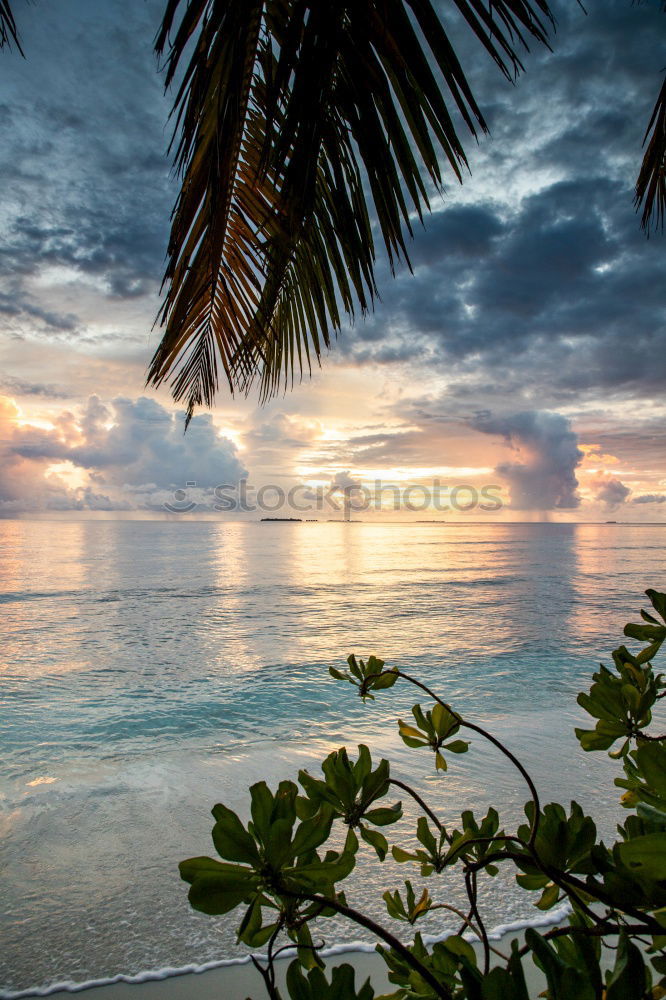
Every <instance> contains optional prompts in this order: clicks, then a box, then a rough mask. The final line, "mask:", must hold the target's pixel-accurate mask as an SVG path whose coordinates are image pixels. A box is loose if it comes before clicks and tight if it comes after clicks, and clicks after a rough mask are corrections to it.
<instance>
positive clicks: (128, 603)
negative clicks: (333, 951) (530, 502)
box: [0, 521, 666, 991]
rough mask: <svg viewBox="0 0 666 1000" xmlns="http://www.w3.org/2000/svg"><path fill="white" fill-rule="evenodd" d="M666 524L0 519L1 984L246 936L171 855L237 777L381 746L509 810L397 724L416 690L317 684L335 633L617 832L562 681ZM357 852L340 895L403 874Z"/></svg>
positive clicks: (506, 888) (207, 947)
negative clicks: (501, 741)
mask: <svg viewBox="0 0 666 1000" xmlns="http://www.w3.org/2000/svg"><path fill="white" fill-rule="evenodd" d="M664 539H666V535H665V534H664V532H663V529H662V528H661V527H654V526H647V525H640V526H629V525H566V524H526V525H498V524H496V525H469V526H463V525H460V526H459V525H455V526H454V525H429V524H413V525H398V524H386V525H379V524H369V523H367V524H361V523H359V524H343V523H327V524H324V523H319V524H308V523H302V524H271V523H264V524H258V523H252V524H248V523H246V524H216V523H211V522H206V523H201V522H200V523H196V522H195V523H181V522H173V523H160V522H81V523H65V522H51V523H47V522H22V521H1V522H0V606H1V610H0V614H1V615H2V623H3V642H2V661H3V662H2V676H1V679H0V702H1V704H2V713H1V717H0V745H1V751H2V753H1V764H0V835H1V844H0V865H1V867H2V877H3V902H4V903H5V906H4V907H3V912H2V915H1V916H0V937H1V938H2V942H3V946H2V948H0V990H4V991H12V990H24V989H33V988H44V987H47V986H49V985H51V984H53V983H57V982H62V981H64V980H72V981H76V982H84V981H87V980H90V979H94V978H95V979H96V978H104V977H111V976H114V975H117V974H126V975H138V974H140V973H142V972H145V971H147V970H152V969H159V968H163V967H170V968H178V967H182V966H185V965H188V964H191V963H195V964H201V963H205V962H210V961H212V960H215V959H219V958H229V957H234V956H238V955H240V954H241V951H240V950H238V949H237V948H236V946H235V944H234V936H233V920H222V921H213V920H211V919H210V918H205V917H202V916H200V915H197V914H194V913H193V912H191V911H190V909H189V907H188V905H187V900H186V891H185V887H184V885H183V883H181V882H180V881H179V880H178V877H177V871H176V866H177V862H178V861H179V860H180V859H181V858H183V857H187V856H191V855H195V854H203V853H209V852H210V850H211V848H210V847H209V831H210V826H211V820H210V816H209V809H210V807H211V806H212V804H213V803H214V802H215V801H218V800H223V801H225V802H227V803H229V804H230V805H231V806H232V807H233V808H237V809H239V810H241V811H242V810H243V808H244V792H245V789H246V788H247V785H248V784H250V783H251V782H253V781H256V780H259V779H260V778H262V777H266V778H268V779H269V780H271V781H276V780H278V779H279V778H282V777H289V776H292V775H293V776H295V774H296V772H297V770H298V768H299V767H302V766H308V767H310V769H312V768H314V767H315V766H316V761H317V760H318V759H319V758H321V757H322V756H324V755H325V754H326V753H328V752H329V751H330V750H331V749H333V748H335V747H337V746H340V745H342V744H343V743H347V744H349V745H354V744H355V743H357V742H360V741H363V742H367V743H368V744H369V745H370V746H371V747H375V748H377V751H378V752H379V753H383V754H390V755H391V756H392V758H393V759H395V761H396V771H397V772H398V773H399V774H400V776H402V777H405V776H407V777H409V778H410V780H413V781H414V782H415V783H419V786H420V787H421V788H422V789H424V790H425V792H426V794H428V795H429V796H430V797H431V798H432V800H433V801H434V802H436V803H437V806H438V808H439V810H440V812H441V814H442V816H443V817H444V818H449V819H450V818H452V817H453V816H455V815H456V814H458V813H459V812H460V810H461V809H463V808H466V807H467V806H470V805H471V806H473V807H479V808H480V807H482V806H483V805H485V804H488V803H490V802H495V803H497V804H501V805H502V807H503V810H504V814H505V816H506V819H507V822H510V821H511V820H512V818H513V819H515V818H516V817H517V815H518V813H519V809H520V806H521V804H522V802H523V801H524V799H525V798H526V795H525V792H524V788H523V787H522V786H521V784H520V781H519V780H518V779H516V778H515V777H514V775H513V774H511V773H510V772H508V771H507V770H506V768H505V767H504V766H503V764H502V763H501V762H500V761H499V760H497V758H496V757H495V756H493V755H492V754H491V755H489V754H488V753H483V752H482V751H481V748H480V747H478V746H476V745H475V746H473V748H472V752H471V753H470V754H468V755H467V756H466V757H461V758H458V759H457V760H456V761H455V763H454V765H453V766H452V768H451V771H450V772H449V773H448V774H447V775H445V776H435V775H434V773H433V772H432V770H431V768H430V759H429V758H424V757H423V756H421V755H419V754H418V753H415V752H414V751H407V750H406V749H405V748H404V747H403V746H402V744H401V743H400V742H399V740H397V738H396V729H395V719H396V717H397V716H398V715H404V714H405V713H406V712H408V711H409V707H410V705H411V704H412V702H413V701H414V700H416V699H415V698H414V697H412V695H411V693H410V692H409V691H407V690H404V689H398V688H397V687H396V688H394V689H393V691H392V692H389V693H387V695H386V696H385V697H382V698H381V700H380V701H378V702H377V703H375V704H374V705H372V706H365V707H364V706H363V705H362V703H361V702H360V699H358V698H357V697H356V696H355V695H354V692H353V690H352V688H351V687H349V686H348V685H344V684H340V683H336V682H334V681H332V679H331V678H330V677H329V676H328V674H327V667H328V666H329V665H331V664H337V665H340V664H341V662H342V661H344V659H345V657H346V656H347V655H348V653H349V652H352V651H354V652H356V653H357V654H359V655H367V654H370V653H373V652H374V653H376V654H378V655H381V656H382V657H384V658H385V659H387V660H388V661H390V662H391V663H395V664H396V665H399V666H401V667H402V668H405V669H406V670H408V671H412V672H414V673H417V674H418V676H419V677H420V678H421V679H425V680H427V681H428V682H429V683H431V684H432V685H433V686H435V687H436V688H437V690H438V692H440V693H442V694H444V695H445V697H446V698H447V699H448V700H449V701H451V702H453V704H454V705H455V707H456V708H457V709H458V710H459V711H460V712H461V713H462V714H464V715H467V716H469V717H471V718H474V719H475V720H477V721H481V722H483V723H484V724H486V726H487V727H489V728H491V729H493V730H494V731H495V732H498V733H500V734H501V735H502V736H503V737H504V738H505V740H506V742H507V743H508V744H509V745H510V746H511V748H512V749H514V750H517V751H518V752H519V753H520V754H521V756H522V757H523V758H524V759H525V760H526V761H528V762H529V764H530V768H531V770H532V772H533V774H534V776H535V777H536V778H537V780H538V782H539V784H540V786H541V789H542V791H543V795H544V798H545V799H546V800H547V799H548V798H549V797H555V796H557V797H563V798H565V799H566V798H568V797H569V793H570V790H571V788H572V787H573V786H575V789H576V796H577V797H578V798H580V799H581V800H582V801H583V802H585V803H586V804H589V802H590V800H591V799H592V798H593V800H594V811H595V813H596V814H597V815H600V816H601V826H602V828H604V829H607V830H608V831H609V832H611V831H612V827H613V823H614V821H615V819H616V817H617V814H618V808H617V804H616V799H617V796H616V791H617V790H616V789H614V788H613V786H612V775H613V768H614V766H613V765H610V763H609V762H608V761H606V760H605V759H604V758H603V757H599V756H598V755H583V754H582V753H581V752H580V751H578V749H577V744H576V743H575V740H574V738H573V736H572V727H573V725H574V724H575V723H576V721H578V720H579V719H580V714H579V710H578V709H577V707H576V705H575V696H576V693H577V692H578V690H580V689H581V687H583V686H584V685H586V683H587V682H588V677H589V675H590V673H591V671H592V669H593V668H594V666H595V664H596V663H598V661H599V660H600V659H604V658H605V659H608V654H609V652H610V650H611V649H612V648H613V646H615V645H618V644H619V642H620V641H622V640H621V629H622V625H623V624H624V622H625V621H627V620H629V619H632V618H633V619H635V618H636V615H637V611H638V609H639V607H640V606H641V604H642V603H644V601H643V599H642V591H643V590H644V589H645V587H646V586H654V587H657V588H658V589H659V588H661V589H665V586H666V581H665V579H664V577H665V575H666V574H665V573H664V570H665V569H666V561H665V559H664V550H663V542H664ZM405 830H406V832H405V833H403V835H402V836H401V837H400V836H396V838H395V839H397V840H399V841H400V842H401V843H402V844H403V845H405V846H406V845H408V844H409V842H410V834H409V831H408V827H406V828H405ZM373 867H374V868H376V867H377V866H371V867H367V868H366V866H365V865H364V864H362V865H361V866H360V872H359V874H358V876H357V877H356V880H355V883H354V885H353V886H352V889H351V890H350V892H349V895H350V897H351V898H352V899H354V900H355V901H356V902H358V903H362V904H363V905H365V906H367V907H369V909H370V912H373V913H374V914H375V915H380V914H381V912H382V907H380V906H378V905H377V904H376V902H373V901H372V899H373V896H380V895H381V892H382V891H384V889H385V888H387V887H397V886H398V885H399V884H400V882H401V880H402V878H404V877H406V876H407V877H408V876H409V874H410V873H409V872H408V871H406V870H405V868H404V866H401V867H398V866H395V865H389V864H387V865H386V866H385V867H384V868H383V869H379V874H377V873H376V872H375V871H373ZM442 892H443V894H444V895H443V897H442V898H446V899H448V900H449V901H451V902H454V903H455V902H456V901H457V900H460V899H462V896H461V895H460V893H459V889H458V887H457V886H456V885H455V884H453V883H452V884H448V883H447V884H446V885H445V886H443V887H442ZM484 898H485V905H486V908H487V913H488V915H489V921H490V923H503V922H506V921H507V920H515V919H521V918H525V917H527V918H529V917H530V916H531V915H532V914H533V912H534V911H531V908H530V905H529V900H526V899H525V898H524V895H522V896H521V895H520V894H518V893H517V892H516V891H515V890H514V888H513V885H512V883H511V880H508V881H506V882H502V881H500V883H498V884H494V885H493V886H490V887H489V888H488V889H487V890H486V891H485V897H484ZM445 926H446V922H445V921H443V922H442V923H441V924H437V923H436V922H434V921H433V924H432V926H431V927H430V928H429V929H431V930H433V931H434V932H437V931H439V930H441V929H442V928H443V927H445ZM324 931H325V936H326V940H327V943H330V944H335V943H336V942H338V941H342V940H346V941H348V940H349V938H350V930H349V928H348V927H344V926H343V925H342V924H338V923H334V922H328V923H327V924H326V925H325V928H324ZM351 933H352V935H353V937H354V938H356V937H359V935H357V934H356V932H355V931H354V930H352V932H351Z"/></svg>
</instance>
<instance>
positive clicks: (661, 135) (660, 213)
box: [634, 78, 666, 235]
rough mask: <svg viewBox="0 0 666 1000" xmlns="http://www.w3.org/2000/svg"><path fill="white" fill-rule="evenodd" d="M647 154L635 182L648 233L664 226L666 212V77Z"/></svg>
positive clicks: (652, 121) (652, 120)
mask: <svg viewBox="0 0 666 1000" xmlns="http://www.w3.org/2000/svg"><path fill="white" fill-rule="evenodd" d="M643 145H644V146H645V147H646V148H645V155H644V156H643V162H642V164H641V169H640V173H639V175H638V180H637V182H636V197H635V199H634V203H635V205H636V208H637V209H638V208H640V207H641V206H642V207H643V211H642V214H641V225H642V227H643V229H644V230H645V231H646V233H647V234H648V235H649V233H650V229H651V228H655V229H656V228H660V229H662V230H663V228H664V214H665V213H666V78H665V79H664V82H663V84H662V87H661V90H660V92H659V97H658V98H657V103H656V104H655V106H654V110H653V112H652V117H651V118H650V122H649V124H648V127H647V131H646V133H645V138H644V140H643Z"/></svg>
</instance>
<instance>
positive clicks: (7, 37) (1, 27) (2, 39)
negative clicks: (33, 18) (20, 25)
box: [0, 0, 23, 55]
mask: <svg viewBox="0 0 666 1000" xmlns="http://www.w3.org/2000/svg"><path fill="white" fill-rule="evenodd" d="M12 43H13V44H14V45H15V46H16V48H17V49H18V51H19V52H20V53H21V55H23V49H22V48H21V43H20V42H19V36H18V29H17V27H16V21H15V20H14V15H13V13H12V8H11V5H10V3H9V0H0V49H1V48H3V47H4V46H5V45H7V46H11V44H12Z"/></svg>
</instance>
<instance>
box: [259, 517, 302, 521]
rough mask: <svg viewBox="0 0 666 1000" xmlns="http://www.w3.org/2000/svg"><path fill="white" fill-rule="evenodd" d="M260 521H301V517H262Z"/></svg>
mask: <svg viewBox="0 0 666 1000" xmlns="http://www.w3.org/2000/svg"><path fill="white" fill-rule="evenodd" d="M261 520H262V521H299V522H300V521H302V520H303V518H302V517H262V519H261Z"/></svg>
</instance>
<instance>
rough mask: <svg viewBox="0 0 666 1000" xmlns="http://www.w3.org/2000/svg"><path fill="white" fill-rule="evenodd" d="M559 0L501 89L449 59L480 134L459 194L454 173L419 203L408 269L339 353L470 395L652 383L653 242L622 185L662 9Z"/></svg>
mask: <svg viewBox="0 0 666 1000" xmlns="http://www.w3.org/2000/svg"><path fill="white" fill-rule="evenodd" d="M443 9H444V8H443ZM557 10H558V13H559V21H560V24H559V31H558V33H557V36H556V38H555V43H554V49H555V51H554V54H553V55H549V54H548V53H545V52H542V51H537V50H535V51H534V53H533V54H532V55H531V56H530V57H529V58H528V59H527V60H526V62H527V73H526V75H525V76H524V77H523V78H521V80H520V82H519V84H518V86H517V87H516V88H511V87H507V86H504V85H503V84H502V83H501V81H499V80H498V79H497V77H496V76H495V75H494V71H493V70H492V68H491V67H488V66H487V65H485V64H484V63H483V60H480V59H479V58H478V57H477V58H475V57H474V54H473V52H472V50H471V49H470V50H469V51H468V53H467V58H466V59H463V63H464V65H465V66H466V67H469V70H470V73H471V76H472V78H473V79H474V81H475V84H476V88H477V93H478V95H479V97H480V100H481V103H482V107H483V108H484V111H485V112H487V117H488V120H489V122H490V125H491V130H492V133H493V138H492V140H491V141H486V140H482V141H481V142H480V144H479V146H478V149H474V148H473V146H472V148H471V153H472V154H473V155H472V156H471V163H472V168H473V179H472V181H471V182H467V181H466V187H467V190H468V197H469V196H470V195H471V196H472V198H473V200H474V204H471V205H469V204H467V205H456V204H455V198H456V190H455V188H454V187H452V186H450V187H449V190H448V192H447V195H446V200H445V205H444V207H443V208H441V206H439V205H438V203H437V201H434V202H433V204H434V206H435V208H438V211H437V214H436V215H435V216H434V217H432V218H427V219H426V227H427V228H426V231H425V232H423V231H420V230H418V228H417V231H416V239H415V241H414V243H413V244H412V245H411V247H410V253H412V257H413V264H414V268H415V275H414V277H412V276H410V275H409V274H408V273H407V272H406V271H402V272H400V273H399V275H398V278H397V280H396V281H395V282H390V280H386V281H383V282H382V283H381V288H382V298H383V301H382V304H381V305H379V307H378V309H377V312H376V314H375V315H374V316H373V317H372V318H371V320H370V321H369V323H367V324H366V325H365V326H364V325H363V324H361V323H357V324H356V326H355V327H354V330H353V333H352V334H350V335H345V337H344V349H345V351H346V352H347V353H348V354H349V355H350V356H351V357H352V358H354V357H355V358H357V359H358V360H359V361H360V362H365V361H367V360H368V359H369V358H375V359H376V360H377V361H379V362H383V363H391V362H395V361H398V360H400V361H403V362H409V363H410V365H411V366H418V364H419V363H420V362H421V363H425V364H426V365H427V366H428V370H429V371H430V372H435V371H438V370H439V371H441V372H442V374H444V375H445V376H446V378H447V382H448V383H449V392H450V393H451V394H452V395H456V396H458V397H459V398H467V399H469V400H470V404H473V403H474V402H476V403H477V405H480V404H481V402H482V401H483V399H484V397H485V398H486V401H487V403H488V405H493V401H494V398H497V399H498V400H504V401H505V400H506V398H507V396H509V395H511V396H512V397H513V398H514V399H517V400H518V401H522V402H523V404H524V405H527V406H531V405H532V404H533V402H534V400H535V399H539V400H540V401H541V405H547V406H558V405H560V404H561V403H562V402H565V401H567V400H571V399H577V398H580V397H581V396H587V397H590V398H594V397H597V398H598V396H599V394H600V393H603V394H611V395H620V396H624V397H632V396H634V395H636V394H637V393H641V394H642V395H648V396H653V397H654V396H660V394H661V393H662V392H663V387H664V382H665V381H666V351H665V350H664V342H665V339H666V304H665V303H664V296H663V288H664V278H665V277H666V254H665V253H664V243H663V239H662V238H661V237H660V236H658V235H657V236H656V237H655V238H654V239H651V240H650V241H647V240H646V239H645V236H644V235H643V234H642V232H641V230H640V227H639V224H638V219H637V216H636V214H635V212H634V209H633V205H632V200H633V184H634V182H635V177H636V173H637V170H638V166H639V162H640V155H641V142H642V138H643V132H644V130H645V127H646V125H647V121H648V119H649V116H650V112H651V109H652V105H653V103H654V100H655V98H656V94H657V91H658V87H659V82H660V72H661V70H662V67H663V53H662V51H661V45H660V38H661V37H662V35H663V27H664V15H662V14H660V13H659V11H658V10H656V9H652V10H651V9H649V8H648V7H643V8H640V9H637V8H636V7H632V6H631V5H630V4H628V3H626V2H625V0H614V2H611V3H608V4H603V5H601V4H597V5H594V6H590V10H589V16H588V17H585V16H583V14H582V13H581V12H580V11H579V10H576V5H575V4H564V3H562V4H560V5H558V7H557ZM460 37H461V40H462V41H463V49H465V48H466V46H467V42H466V41H464V37H465V36H464V35H461V36H460ZM484 97H485V101H484ZM512 185H513V188H512ZM510 189H511V190H510Z"/></svg>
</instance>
